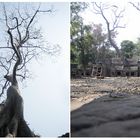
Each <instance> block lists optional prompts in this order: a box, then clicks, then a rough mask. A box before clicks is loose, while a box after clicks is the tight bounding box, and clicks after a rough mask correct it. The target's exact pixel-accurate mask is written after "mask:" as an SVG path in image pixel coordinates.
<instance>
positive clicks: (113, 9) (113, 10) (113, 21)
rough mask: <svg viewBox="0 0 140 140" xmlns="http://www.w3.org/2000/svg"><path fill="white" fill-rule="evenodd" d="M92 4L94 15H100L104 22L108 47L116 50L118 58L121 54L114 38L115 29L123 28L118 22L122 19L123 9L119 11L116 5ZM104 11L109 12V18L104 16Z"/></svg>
mask: <svg viewBox="0 0 140 140" xmlns="http://www.w3.org/2000/svg"><path fill="white" fill-rule="evenodd" d="M92 4H93V9H94V13H95V14H99V15H101V16H102V18H103V19H104V20H105V23H106V27H107V32H108V41H109V42H110V45H111V46H112V47H113V48H114V49H115V50H116V52H117V56H118V57H120V56H121V53H120V50H119V48H118V46H117V44H116V42H115V40H114V38H115V36H116V33H117V29H118V28H124V27H125V26H124V25H123V26H122V25H120V20H121V18H123V13H124V9H123V10H119V7H118V6H116V5H108V4H104V3H102V2H100V3H97V2H93V3H92ZM106 10H109V11H108V14H109V15H110V16H109V17H110V18H109V17H108V16H107V15H106V14H105V11H106ZM111 17H112V18H111Z"/></svg>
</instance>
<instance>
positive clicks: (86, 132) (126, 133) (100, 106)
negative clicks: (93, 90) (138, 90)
mask: <svg viewBox="0 0 140 140" xmlns="http://www.w3.org/2000/svg"><path fill="white" fill-rule="evenodd" d="M71 136H72V137H139V136H140V95H128V94H120V95H115V94H114V95H111V96H110V95H105V96H102V97H101V98H99V99H96V100H94V101H91V102H90V103H88V104H85V105H83V106H82V107H80V108H79V109H77V110H74V111H72V112H71Z"/></svg>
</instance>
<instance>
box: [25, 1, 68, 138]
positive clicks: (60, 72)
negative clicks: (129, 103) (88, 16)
mask: <svg viewBox="0 0 140 140" xmlns="http://www.w3.org/2000/svg"><path fill="white" fill-rule="evenodd" d="M46 7H53V9H54V13H52V14H48V15H42V17H40V19H39V24H40V25H41V28H42V30H43V35H44V36H45V38H46V40H47V41H48V42H49V43H50V44H59V46H60V47H61V52H60V55H59V56H57V57H51V56H43V57H42V59H41V60H39V62H35V61H34V62H33V63H32V64H31V67H30V69H31V71H32V73H33V75H34V76H35V77H34V78H33V79H30V80H29V81H28V82H27V83H26V85H28V86H27V87H26V88H24V89H23V91H22V92H23V98H24V110H25V119H26V121H27V122H29V124H30V125H29V126H30V128H31V129H33V130H34V131H35V132H37V133H39V134H40V135H41V136H43V137H57V136H60V135H62V134H64V133H66V132H69V120H70V118H69V114H70V112H69V101H70V99H69V98H70V96H69V90H70V89H69V88H70V86H69V83H70V82H69V79H70V77H69V75H70V71H69V69H70V66H69V64H70V62H69V61H70V60H69V58H70V57H69V55H70V54H69V52H70V51H69V48H70V44H69V42H70V41H69V12H70V11H69V3H42V4H41V8H42V9H45V8H46Z"/></svg>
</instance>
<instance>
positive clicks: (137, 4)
mask: <svg viewBox="0 0 140 140" xmlns="http://www.w3.org/2000/svg"><path fill="white" fill-rule="evenodd" d="M129 3H130V4H131V5H132V6H133V7H135V8H136V9H137V10H138V11H140V2H135V3H134V2H129Z"/></svg>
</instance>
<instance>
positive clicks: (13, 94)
mask: <svg viewBox="0 0 140 140" xmlns="http://www.w3.org/2000/svg"><path fill="white" fill-rule="evenodd" d="M6 6H7V5H5V4H2V5H1V10H2V11H3V17H2V18H1V20H0V21H1V23H2V24H3V25H5V26H2V27H3V29H4V30H5V32H4V33H5V41H6V43H5V44H4V43H2V44H1V46H0V53H1V54H0V68H1V71H2V75H5V76H4V78H5V80H4V79H2V80H1V81H0V82H1V84H0V85H1V94H0V96H2V95H3V94H4V93H5V91H6V90H7V98H6V101H5V102H4V104H3V105H2V104H1V108H0V109H1V111H0V136H8V137H33V136H35V135H34V133H33V132H32V131H31V130H30V128H29V127H28V125H27V123H26V122H25V120H24V113H23V99H22V96H21V95H20V91H19V87H18V79H17V77H20V78H21V79H22V80H23V79H25V78H26V77H27V73H28V69H27V64H28V63H29V62H30V61H31V60H32V59H33V58H36V57H37V56H38V55H40V54H41V53H42V52H44V53H50V54H54V53H55V52H56V51H58V48H54V47H52V48H49V47H48V46H43V43H44V42H43V37H42V34H41V30H40V28H38V27H37V26H36V20H37V17H38V16H39V14H40V13H50V12H51V11H52V9H49V10H41V8H40V5H39V6H38V7H37V8H36V9H35V10H32V12H31V9H30V10H29V11H27V9H25V10H21V9H20V6H19V5H18V7H17V8H14V9H13V10H11V9H10V10H9V9H8V8H7V7H6ZM4 81H5V82H4ZM2 83H3V84H2Z"/></svg>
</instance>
